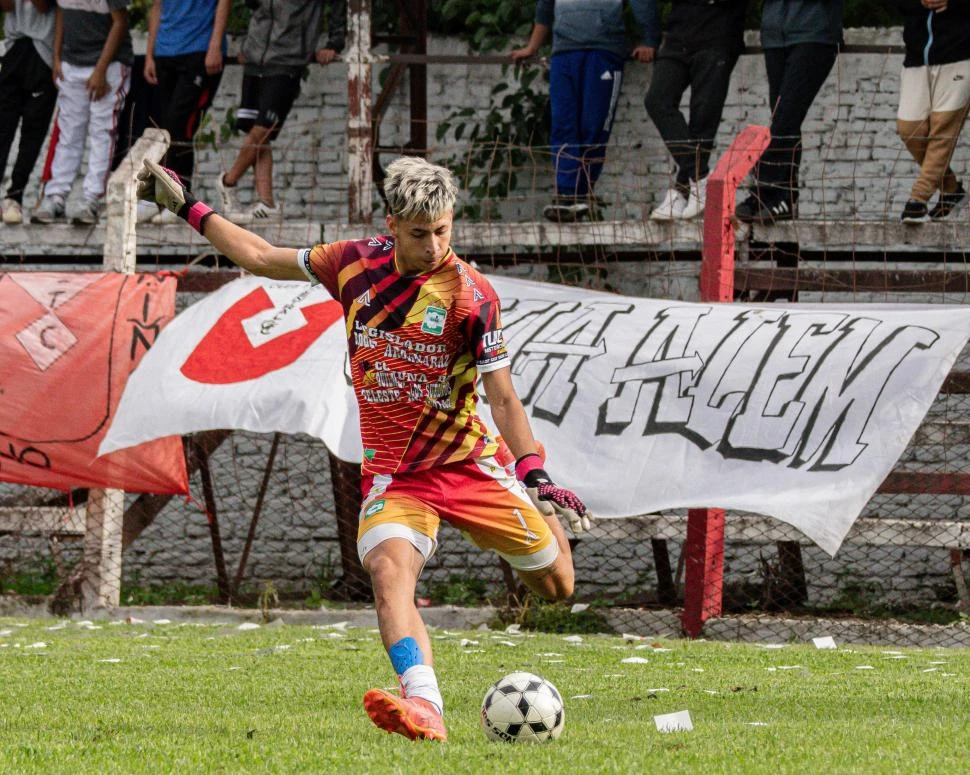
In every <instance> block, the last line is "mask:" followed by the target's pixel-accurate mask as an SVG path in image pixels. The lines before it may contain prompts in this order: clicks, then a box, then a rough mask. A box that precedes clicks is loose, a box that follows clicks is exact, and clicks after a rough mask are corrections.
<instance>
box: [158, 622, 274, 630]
mask: <svg viewBox="0 0 970 775" xmlns="http://www.w3.org/2000/svg"><path fill="white" fill-rule="evenodd" d="M156 624H157V622H156ZM236 629H237V630H258V629H259V625H258V624H256V622H243V623H242V624H240V625H239V626H238V627H237V628H236Z"/></svg>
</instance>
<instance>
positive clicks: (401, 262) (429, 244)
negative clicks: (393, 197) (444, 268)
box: [387, 210, 454, 275]
mask: <svg viewBox="0 0 970 775" xmlns="http://www.w3.org/2000/svg"><path fill="white" fill-rule="evenodd" d="M453 215H454V214H453V213H452V211H451V210H449V211H448V212H446V213H445V214H444V215H442V216H441V217H440V218H439V219H438V220H436V221H432V222H428V221H425V220H416V221H406V220H404V219H403V218H398V217H396V216H394V215H389V216H387V228H388V231H390V233H391V235H392V236H393V237H394V256H395V263H396V265H397V271H399V272H400V273H401V274H404V275H414V274H423V273H424V272H430V271H431V270H432V269H434V268H435V267H436V266H438V264H440V263H441V261H442V260H443V259H444V257H445V256H446V255H447V254H448V246H449V245H451V222H452V218H453Z"/></svg>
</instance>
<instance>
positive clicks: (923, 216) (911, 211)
mask: <svg viewBox="0 0 970 775" xmlns="http://www.w3.org/2000/svg"><path fill="white" fill-rule="evenodd" d="M899 219H900V220H901V221H902V222H903V223H926V222H927V221H928V220H929V219H930V214H929V212H928V211H927V209H926V202H921V201H919V199H910V200H909V201H908V202H907V203H906V206H905V207H904V208H903V214H902V215H901V216H900V218H899Z"/></svg>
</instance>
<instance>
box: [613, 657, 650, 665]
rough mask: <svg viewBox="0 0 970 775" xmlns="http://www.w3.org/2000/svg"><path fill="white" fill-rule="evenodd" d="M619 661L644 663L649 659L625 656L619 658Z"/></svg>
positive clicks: (636, 663)
mask: <svg viewBox="0 0 970 775" xmlns="http://www.w3.org/2000/svg"><path fill="white" fill-rule="evenodd" d="M620 661H621V662H623V663H625V664H627V665H645V664H647V662H648V661H649V660H646V659H644V658H643V657H627V658H626V659H621V660H620Z"/></svg>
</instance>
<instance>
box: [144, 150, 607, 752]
mask: <svg viewBox="0 0 970 775" xmlns="http://www.w3.org/2000/svg"><path fill="white" fill-rule="evenodd" d="M386 173H387V177H386V179H385V181H384V193H385V196H386V197H387V203H388V210H389V212H388V214H387V217H386V225H387V235H386V236H376V237H371V238H368V239H361V240H348V241H342V242H335V243H331V244H323V245H316V246H314V247H310V248H304V249H295V248H280V247H275V246H273V245H271V244H269V243H268V242H266V241H265V240H264V239H263V238H262V237H260V236H258V235H256V234H253V233H252V232H249V231H247V230H246V229H244V228H242V227H240V226H236V225H234V224H232V223H230V222H229V221H228V220H226V219H225V218H223V217H221V216H219V215H218V214H216V213H215V212H214V211H213V210H212V208H210V207H209V206H207V205H205V204H204V203H202V202H199V201H197V200H196V199H195V197H193V196H192V194H191V193H190V192H189V191H188V190H187V189H186V188H185V187H184V186H183V185H182V183H181V182H180V181H179V179H178V176H176V175H175V174H174V173H172V172H171V171H170V170H166V169H164V168H163V167H160V166H159V165H158V164H155V163H154V162H151V161H146V162H145V168H144V169H143V170H142V171H141V172H140V173H139V176H138V177H139V188H138V195H139V197H141V198H142V199H147V200H149V201H155V202H157V203H158V204H161V205H163V206H164V207H166V208H168V209H169V210H171V211H172V212H173V213H176V214H177V215H179V216H180V217H181V218H183V219H185V220H186V221H187V222H188V223H189V225H190V226H192V227H193V228H194V229H196V230H197V231H198V232H199V233H200V234H202V235H203V236H204V237H205V238H206V239H208V240H209V242H211V243H212V245H213V246H214V247H215V248H216V249H217V250H218V251H219V252H220V253H223V254H224V255H226V256H228V257H229V258H230V259H231V260H232V261H234V262H235V263H236V264H238V265H239V266H241V267H242V268H243V269H246V270H247V271H249V272H252V273H253V274H257V275H264V276H266V277H271V278H274V279H278V280H309V281H310V282H311V283H322V284H323V286H324V287H325V288H326V289H327V290H328V291H329V292H330V293H331V295H332V296H333V297H334V298H335V299H337V300H338V301H339V302H340V303H341V305H342V306H343V309H344V316H345V318H346V321H347V333H348V340H347V345H348V348H349V351H350V361H351V368H352V371H353V383H354V392H355V394H356V396H357V401H358V403H359V404H360V430H361V437H362V441H363V447H364V460H363V464H362V491H363V503H362V506H361V512H360V522H359V527H358V532H357V550H358V553H359V555H360V559H361V562H362V563H363V566H364V568H365V569H366V570H367V572H368V573H369V574H370V578H371V582H372V584H373V588H374V599H375V604H376V609H377V618H378V624H379V627H380V633H381V639H382V641H383V643H384V647H385V648H386V649H387V653H388V656H389V657H390V661H391V665H392V666H393V667H394V670H395V672H396V673H397V675H398V679H399V683H400V688H401V691H400V695H398V694H395V693H391V692H387V691H384V690H382V689H371V690H370V691H368V692H367V693H366V694H365V695H364V708H365V709H366V711H367V714H368V715H369V716H370V718H371V719H372V720H373V722H374V723H375V724H376V725H377V726H378V727H380V728H381V729H384V730H386V731H388V732H397V733H398V734H401V735H404V736H405V737H408V738H410V739H412V740H418V739H425V740H445V739H447V733H446V731H445V726H444V722H443V719H442V711H443V702H442V698H441V692H440V690H439V688H438V681H437V677H436V675H435V672H434V669H433V667H432V655H431V641H430V639H429V637H428V632H427V630H426V628H425V626H424V622H423V621H422V619H421V616H420V614H419V612H418V609H417V607H416V606H415V602H414V595H415V587H416V585H417V581H418V577H419V575H420V574H421V571H422V569H423V568H424V565H425V563H426V562H427V561H428V559H429V558H430V557H431V555H432V554H434V551H435V548H436V545H437V534H438V527H439V524H440V521H441V520H442V519H443V520H446V521H447V522H449V523H451V524H452V525H454V526H455V527H457V528H458V529H459V530H461V531H462V532H463V533H464V534H465V535H466V536H468V537H469V538H470V539H471V540H472V541H473V542H474V543H475V544H477V545H478V546H479V547H481V548H483V549H491V550H493V551H495V552H497V553H498V554H499V555H500V556H501V557H503V558H505V559H506V560H507V561H508V562H509V564H510V565H511V566H512V567H513V568H515V570H516V571H517V573H518V575H519V576H520V578H521V579H522V581H523V582H524V583H525V584H526V586H527V587H529V589H531V590H532V591H533V592H535V593H536V594H538V595H541V596H542V597H545V598H548V599H552V600H561V599H563V598H567V597H569V596H570V595H571V594H572V591H573V577H574V572H573V563H572V555H571V553H570V549H569V544H568V543H567V540H566V533H565V531H564V529H563V527H562V526H561V525H560V523H559V520H558V519H557V516H560V517H562V518H564V519H565V520H566V521H567V523H568V524H569V526H570V529H571V530H572V531H573V532H574V533H579V532H581V531H583V530H585V529H587V528H588V527H589V519H590V515H589V513H588V511H587V509H586V506H585V505H584V504H583V502H582V501H581V500H580V499H579V498H578V497H577V496H576V495H575V494H574V493H573V492H571V491H570V490H567V489H566V488H564V487H560V486H558V485H556V484H554V483H553V482H552V480H551V479H550V477H549V475H548V474H547V473H546V472H545V470H543V465H544V464H543V462H542V459H541V458H540V457H539V455H538V452H537V445H536V441H535V439H534V437H533V435H532V430H531V428H530V426H529V420H528V417H527V415H526V412H525V409H524V408H523V406H522V402H521V401H520V400H519V398H518V396H517V395H516V393H515V389H514V387H513V385H512V377H511V372H510V368H509V356H508V353H507V351H506V348H505V342H504V340H503V338H502V327H501V323H500V317H499V300H498V298H497V296H496V294H495V291H494V290H493V289H492V286H491V285H490V284H489V282H488V280H487V279H486V278H485V277H484V276H483V275H481V274H480V273H479V272H477V271H476V270H475V269H473V268H472V267H471V266H470V265H469V264H466V263H465V262H464V261H462V260H461V259H460V258H458V257H457V256H456V255H455V254H454V252H453V251H452V249H451V247H450V241H451V228H452V217H453V208H454V204H455V199H456V197H457V188H456V186H455V182H454V178H453V177H452V175H451V173H450V172H449V171H448V170H446V169H444V168H443V167H439V166H435V165H433V164H430V163H428V162H427V161H424V160H423V159H418V158H400V159H397V160H395V161H394V162H392V163H391V164H389V165H388V167H387V170H386ZM479 374H480V375H481V377H482V385H483V387H484V390H485V395H486V397H487V398H488V402H489V405H490V406H491V410H492V418H493V419H494V421H495V425H496V429H497V431H498V432H499V433H500V434H501V436H502V437H503V439H504V442H505V444H507V445H508V449H509V450H510V451H511V452H512V454H513V455H514V458H515V463H514V466H513V465H508V466H506V465H503V462H504V460H502V459H496V457H495V456H496V453H497V452H498V451H499V444H498V442H497V441H496V437H495V436H494V435H493V434H492V433H490V431H489V429H488V428H486V426H485V424H484V422H483V421H482V420H481V419H480V418H479V416H478V414H477V412H476V406H477V403H478V393H477V388H476V384H477V380H478V376H479Z"/></svg>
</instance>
